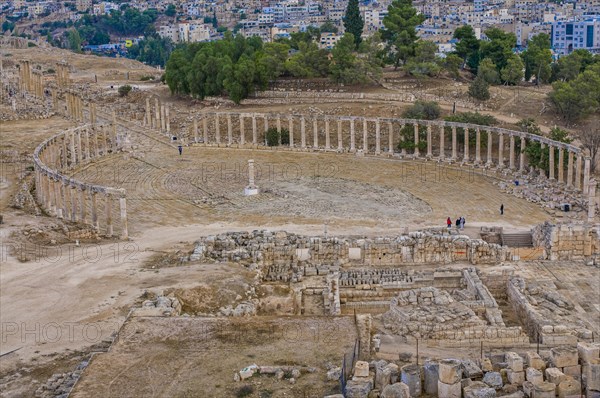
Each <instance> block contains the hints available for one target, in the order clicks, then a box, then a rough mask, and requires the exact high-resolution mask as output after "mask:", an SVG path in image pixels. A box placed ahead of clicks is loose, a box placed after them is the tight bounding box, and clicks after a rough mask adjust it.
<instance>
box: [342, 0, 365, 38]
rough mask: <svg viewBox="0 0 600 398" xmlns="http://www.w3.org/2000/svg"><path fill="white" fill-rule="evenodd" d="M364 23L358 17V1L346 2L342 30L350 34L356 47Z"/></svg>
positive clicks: (349, 0)
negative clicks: (346, 6)
mask: <svg viewBox="0 0 600 398" xmlns="http://www.w3.org/2000/svg"><path fill="white" fill-rule="evenodd" d="M364 26H365V21H364V20H363V19H362V17H361V16H360V11H359V9H358V0H348V8H346V16H344V28H345V29H346V32H348V33H352V35H353V36H354V43H355V44H356V47H358V45H359V44H360V42H361V40H362V39H361V37H360V36H361V35H362V32H363V27H364Z"/></svg>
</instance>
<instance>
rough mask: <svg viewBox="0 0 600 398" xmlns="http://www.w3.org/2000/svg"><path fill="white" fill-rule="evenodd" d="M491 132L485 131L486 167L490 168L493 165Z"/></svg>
mask: <svg viewBox="0 0 600 398" xmlns="http://www.w3.org/2000/svg"><path fill="white" fill-rule="evenodd" d="M493 138H494V137H493V136H492V132H491V131H490V130H488V131H487V165H488V166H492V165H493V164H494V160H493V159H492V146H493V145H494V141H493Z"/></svg>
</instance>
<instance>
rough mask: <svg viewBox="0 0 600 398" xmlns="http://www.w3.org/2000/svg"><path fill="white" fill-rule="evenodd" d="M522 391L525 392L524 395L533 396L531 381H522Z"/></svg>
mask: <svg viewBox="0 0 600 398" xmlns="http://www.w3.org/2000/svg"><path fill="white" fill-rule="evenodd" d="M542 383H543V381H542ZM523 392H524V393H525V396H527V397H530V398H531V397H532V396H533V383H532V382H530V381H525V382H523Z"/></svg>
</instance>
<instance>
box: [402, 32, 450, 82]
mask: <svg viewBox="0 0 600 398" xmlns="http://www.w3.org/2000/svg"><path fill="white" fill-rule="evenodd" d="M436 52H437V44H435V43H434V42H432V41H429V40H419V41H417V43H416V46H415V56H414V57H412V58H411V59H409V60H408V62H407V63H406V65H405V67H404V69H405V70H406V71H407V72H408V73H410V74H411V75H413V76H437V75H438V74H439V73H440V70H441V67H440V65H439V63H440V60H439V59H438V57H437V56H436V55H435V53H436Z"/></svg>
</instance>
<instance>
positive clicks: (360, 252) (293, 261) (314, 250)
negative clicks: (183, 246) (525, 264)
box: [189, 231, 510, 281]
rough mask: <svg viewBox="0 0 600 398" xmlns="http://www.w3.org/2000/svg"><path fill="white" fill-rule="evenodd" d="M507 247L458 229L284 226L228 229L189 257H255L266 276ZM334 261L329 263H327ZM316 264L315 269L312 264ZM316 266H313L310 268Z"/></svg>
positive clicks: (489, 255)
mask: <svg viewBox="0 0 600 398" xmlns="http://www.w3.org/2000/svg"><path fill="white" fill-rule="evenodd" d="M509 258H510V250H509V249H507V248H506V247H502V246H499V245H496V244H488V243H486V242H484V241H483V240H480V239H470V238H469V237H468V236H463V235H454V236H453V235H442V234H434V233H431V232H412V233H410V234H408V235H401V236H395V237H386V238H374V239H364V238H354V237H329V238H327V237H309V236H301V235H295V234H291V233H287V232H283V231H279V232H270V231H254V232H251V233H248V232H231V233H226V234H221V235H216V236H207V237H204V238H202V239H200V240H199V241H197V242H196V243H195V248H194V251H193V253H192V254H191V255H190V256H189V260H191V261H195V260H204V261H206V260H216V261H231V262H240V263H244V264H252V263H256V264H257V265H258V266H260V267H264V268H265V270H266V272H265V276H266V279H268V280H284V281H287V280H290V279H292V274H299V275H304V274H305V270H310V271H309V272H311V274H325V273H327V272H328V271H329V270H337V268H338V267H340V266H343V265H348V266H360V265H368V266H393V265H398V264H449V263H453V262H457V261H465V262H469V263H471V264H483V263H488V264H497V263H499V262H502V261H505V260H507V259H509ZM331 267H334V268H331ZM315 268H316V269H315ZM315 271H316V272H315Z"/></svg>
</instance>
